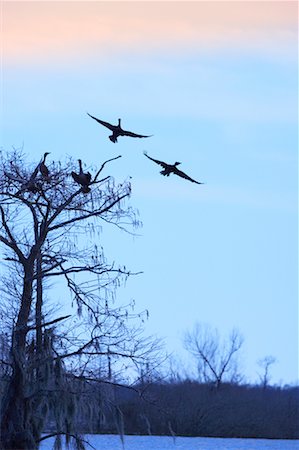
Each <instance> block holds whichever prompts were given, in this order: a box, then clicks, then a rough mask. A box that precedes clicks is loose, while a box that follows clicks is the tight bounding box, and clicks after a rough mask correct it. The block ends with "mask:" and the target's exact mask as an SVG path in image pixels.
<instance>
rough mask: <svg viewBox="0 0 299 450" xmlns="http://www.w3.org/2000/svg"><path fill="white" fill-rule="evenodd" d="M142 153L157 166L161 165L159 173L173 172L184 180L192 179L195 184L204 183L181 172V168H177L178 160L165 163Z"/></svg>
mask: <svg viewBox="0 0 299 450" xmlns="http://www.w3.org/2000/svg"><path fill="white" fill-rule="evenodd" d="M143 154H144V155H145V156H146V157H147V158H148V159H151V160H152V161H154V162H155V163H156V164H159V166H162V167H163V170H161V172H160V173H161V174H162V175H164V176H166V177H169V175H170V174H171V173H174V174H175V175H178V176H179V177H182V178H185V179H186V180H189V181H192V183H196V184H204V183H200V182H199V181H196V180H193V178H191V177H189V175H187V174H186V173H185V172H182V171H181V170H179V169H178V168H177V166H178V165H179V164H181V163H180V162H178V161H176V162H175V163H174V164H167V163H165V162H163V161H159V160H158V159H154V158H151V157H150V156H148V154H147V153H146V152H143Z"/></svg>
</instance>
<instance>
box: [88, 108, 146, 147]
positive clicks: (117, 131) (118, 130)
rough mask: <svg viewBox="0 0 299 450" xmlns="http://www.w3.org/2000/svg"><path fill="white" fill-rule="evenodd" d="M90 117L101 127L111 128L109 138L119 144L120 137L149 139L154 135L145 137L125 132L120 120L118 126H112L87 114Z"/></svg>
mask: <svg viewBox="0 0 299 450" xmlns="http://www.w3.org/2000/svg"><path fill="white" fill-rule="evenodd" d="M87 114H88V115H89V117H91V118H92V119H94V120H96V121H97V122H98V123H100V124H101V125H103V126H104V127H106V128H109V130H111V131H112V134H111V135H110V136H109V139H110V141H112V142H114V143H115V142H117V138H118V137H119V136H130V137H134V138H148V137H151V136H152V134H151V135H150V136H144V135H143V134H136V133H132V131H127V130H123V129H122V127H121V124H120V122H121V119H118V125H111V123H108V122H104V120H100V119H97V118H96V117H94V116H92V115H91V114H89V113H87Z"/></svg>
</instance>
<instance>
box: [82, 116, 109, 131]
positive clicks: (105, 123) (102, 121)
mask: <svg viewBox="0 0 299 450" xmlns="http://www.w3.org/2000/svg"><path fill="white" fill-rule="evenodd" d="M87 114H88V115H89V117H91V118H92V119H94V120H96V121H97V122H99V123H100V124H101V125H104V127H107V128H109V130H112V131H113V130H114V129H115V126H114V125H111V123H108V122H104V120H100V119H97V118H96V117H94V116H92V115H91V114H89V113H87Z"/></svg>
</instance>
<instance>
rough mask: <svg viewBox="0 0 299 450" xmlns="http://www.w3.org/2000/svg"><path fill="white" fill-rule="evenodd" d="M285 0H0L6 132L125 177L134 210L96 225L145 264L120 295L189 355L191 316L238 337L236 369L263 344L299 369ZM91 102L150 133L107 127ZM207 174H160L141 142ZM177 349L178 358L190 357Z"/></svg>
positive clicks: (282, 372)
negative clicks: (120, 224)
mask: <svg viewBox="0 0 299 450" xmlns="http://www.w3.org/2000/svg"><path fill="white" fill-rule="evenodd" d="M297 7H298V5H297V2H295V1H283V2H279V1H274V2H271V1H257V2H254V1H250V2H241V1H232V2H228V1H219V2H215V1H209V2H202V1H197V2H196V1H191V2H185V1H184V2H183V1H181V2H180V1H178V2H172V1H166V2H156V1H153V2H143V1H137V2H136V1H135V2H127V1H121V2H116V1H106V2H101V1H92V2H78V1H77V2H72V1H66V2H60V1H57V2H44V1H33V2H28V1H20V2H16V1H2V2H1V80H0V82H1V101H0V123H1V125H0V147H1V148H4V149H6V150H8V149H10V148H12V146H14V147H20V146H22V145H23V146H24V151H25V152H26V153H27V154H28V157H29V158H31V159H32V160H34V161H35V160H36V161H38V160H39V159H40V156H41V155H42V154H43V153H44V152H45V151H49V152H51V155H50V161H51V158H52V159H55V160H57V159H59V158H64V157H65V156H66V155H72V156H73V157H74V158H80V157H81V158H82V159H83V160H84V163H86V164H87V166H91V165H100V164H101V163H102V162H103V161H104V160H106V159H109V158H111V157H114V156H117V155H119V154H121V155H122V158H121V159H119V160H117V161H115V162H114V163H113V167H112V166H110V167H109V170H107V174H108V172H109V174H112V175H113V176H114V177H115V179H116V181H117V182H122V181H123V180H124V179H127V178H128V177H132V180H131V181H132V198H131V200H130V204H131V205H132V206H134V207H136V208H137V209H138V211H139V214H140V219H141V221H142V222H143V227H142V228H141V229H139V230H138V231H137V233H138V236H135V237H132V236H131V235H128V234H126V233H121V232H120V231H119V230H116V229H113V230H111V228H105V227H104V229H103V234H102V237H101V239H102V242H101V243H102V244H103V245H104V248H105V254H106V256H107V258H108V259H110V260H115V261H116V262H118V263H120V264H125V265H126V266H127V267H129V268H130V269H131V270H132V271H143V274H142V275H140V276H138V277H132V278H130V279H129V281H128V283H127V285H126V287H125V288H121V289H120V290H119V292H118V295H117V301H119V302H120V303H121V302H124V303H127V302H128V301H130V300H131V299H135V301H136V309H140V310H143V309H145V308H146V309H148V310H149V314H150V315H149V321H148V322H147V323H146V332H147V333H150V334H155V335H157V336H160V337H163V338H164V339H165V343H166V346H167V349H168V351H169V352H172V353H173V354H174V356H177V357H180V358H181V360H182V361H184V364H186V367H189V364H190V367H191V362H190V361H191V360H189V359H188V358H187V357H186V354H185V353H184V350H183V347H182V336H183V333H184V332H185V331H186V330H190V329H192V328H193V326H194V325H195V323H196V322H204V323H208V324H209V325H211V326H212V327H216V328H217V329H218V330H219V332H220V333H221V334H222V335H226V334H227V333H228V332H229V331H230V330H231V329H232V328H238V329H239V330H240V332H241V333H242V335H243V336H244V345H243V356H242V361H241V363H242V372H243V373H244V374H245V376H246V377H247V379H248V380H249V381H251V382H255V381H256V380H257V379H258V375H257V373H258V372H259V371H260V368H259V367H258V365H257V360H258V359H261V358H263V357H265V356H266V355H273V356H274V357H275V358H276V360H277V361H276V363H275V364H274V365H273V366H272V372H271V373H272V382H274V383H279V384H285V383H294V382H296V381H298V378H299V377H298V284H297V277H298V260H297V256H298V239H297V225H298V219H297V213H298V211H297V187H298V186H297V150H298V107H297V99H298V69H297V59H298V51H297V50H298V49H297V37H298V30H297V28H298V25H297V17H298V16H297V13H298V11H297ZM86 112H89V113H90V114H92V115H94V116H96V117H99V118H101V119H103V120H106V121H108V122H111V123H116V122H117V119H118V118H119V117H121V118H122V125H123V127H124V128H125V129H129V130H132V131H135V132H137V133H141V134H146V135H147V134H150V135H151V134H153V137H151V138H149V139H143V140H139V139H129V138H119V142H118V143H117V144H113V143H112V142H110V141H109V139H108V134H109V132H108V130H106V129H104V128H103V127H101V126H100V125H98V124H97V123H96V122H95V121H93V120H92V119H90V118H89V117H88V116H87V114H86ZM143 151H147V152H148V154H149V155H150V156H152V157H154V158H156V159H160V160H163V161H166V162H169V163H174V162H175V161H181V162H182V165H181V169H182V170H183V171H185V172H186V173H188V174H189V175H190V176H191V177H193V178H195V179H196V180H199V181H201V182H204V183H205V184H203V185H196V184H193V183H190V182H188V181H186V180H183V179H181V178H179V177H175V176H170V177H169V178H166V177H162V176H161V175H160V174H159V170H160V169H159V166H157V165H155V164H154V163H152V162H151V161H149V160H148V159H146V158H145V157H144V155H143ZM186 358H187V359H186Z"/></svg>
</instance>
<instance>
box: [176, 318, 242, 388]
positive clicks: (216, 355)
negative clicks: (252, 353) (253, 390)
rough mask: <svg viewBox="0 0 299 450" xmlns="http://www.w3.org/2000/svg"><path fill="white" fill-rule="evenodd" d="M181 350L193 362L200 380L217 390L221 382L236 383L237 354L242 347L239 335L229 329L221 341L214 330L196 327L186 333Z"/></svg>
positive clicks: (205, 325)
mask: <svg viewBox="0 0 299 450" xmlns="http://www.w3.org/2000/svg"><path fill="white" fill-rule="evenodd" d="M183 343H184V347H185V349H186V350H187V351H188V352H190V353H191V354H192V355H193V356H194V357H195V359H196V362H197V369H198V374H199V378H200V380H202V381H204V382H209V383H213V384H215V386H216V387H220V385H221V383H222V382H223V381H228V382H234V383H236V382H240V380H241V375H240V373H239V370H238V352H239V350H240V348H241V346H242V344H243V337H242V336H241V334H240V332H239V331H238V330H236V329H233V330H232V331H231V333H230V334H229V336H228V338H226V339H221V338H220V336H219V333H218V331H217V329H215V328H212V327H210V326H209V325H207V324H202V323H196V324H195V326H194V328H193V330H192V331H186V332H185V334H184V339H183Z"/></svg>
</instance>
